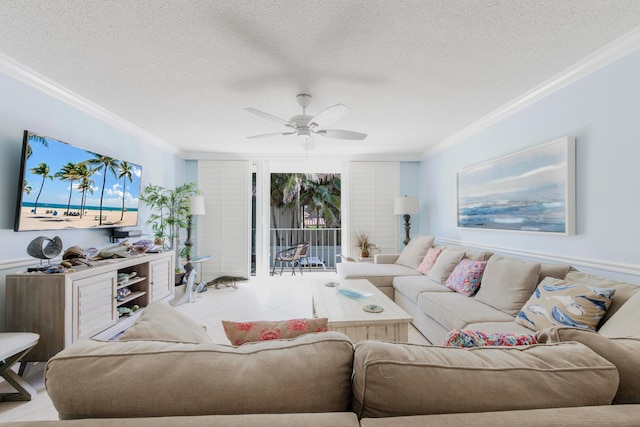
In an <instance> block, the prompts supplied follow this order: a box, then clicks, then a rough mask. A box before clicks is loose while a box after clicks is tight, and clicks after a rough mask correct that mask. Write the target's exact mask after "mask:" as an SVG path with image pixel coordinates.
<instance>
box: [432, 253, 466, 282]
mask: <svg viewBox="0 0 640 427" xmlns="http://www.w3.org/2000/svg"><path fill="white" fill-rule="evenodd" d="M463 256H464V252H463V251H454V250H451V249H448V248H445V249H444V250H443V251H442V253H441V254H440V256H438V259H437V260H436V262H435V264H434V265H433V267H432V268H431V271H429V274H428V276H429V279H431V280H435V281H436V282H439V283H444V282H445V281H446V280H447V278H448V277H449V275H450V274H451V272H452V271H453V269H454V268H456V265H458V263H459V262H460V260H461V259H462V257H463Z"/></svg>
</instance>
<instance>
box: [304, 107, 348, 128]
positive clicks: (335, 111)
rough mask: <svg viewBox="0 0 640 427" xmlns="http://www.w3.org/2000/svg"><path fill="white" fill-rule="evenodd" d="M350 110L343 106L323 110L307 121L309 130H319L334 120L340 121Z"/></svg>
mask: <svg viewBox="0 0 640 427" xmlns="http://www.w3.org/2000/svg"><path fill="white" fill-rule="evenodd" d="M349 110H350V108H349V107H347V106H346V105H344V104H336V105H334V106H333V107H329V108H327V109H325V110H322V111H320V112H319V113H318V114H316V115H315V116H313V117H312V118H311V120H309V125H308V126H309V127H310V128H319V127H322V126H327V125H330V124H331V123H333V122H335V121H336V120H338V119H340V118H341V117H342V116H344V115H345V114H346V113H347V112H348V111H349Z"/></svg>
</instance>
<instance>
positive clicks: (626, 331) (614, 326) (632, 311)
mask: <svg viewBox="0 0 640 427" xmlns="http://www.w3.org/2000/svg"><path fill="white" fill-rule="evenodd" d="M614 299H615V298H614ZM598 332H600V334H601V335H604V336H605V337H640V292H638V293H636V294H635V295H634V296H632V297H631V298H629V299H628V300H627V302H625V303H624V304H623V305H622V307H620V308H619V309H618V311H616V313H615V314H614V315H613V316H611V318H609V320H607V321H606V322H605V323H604V325H602V326H601V327H600V329H598Z"/></svg>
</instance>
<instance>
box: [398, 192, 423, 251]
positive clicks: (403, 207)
mask: <svg viewBox="0 0 640 427" xmlns="http://www.w3.org/2000/svg"><path fill="white" fill-rule="evenodd" d="M393 213H394V214H395V215H402V216H403V218H404V231H405V233H406V237H405V239H404V242H403V243H404V245H405V246H406V245H407V244H408V243H409V240H411V238H410V237H409V230H410V229H411V224H410V223H409V219H410V218H411V215H413V214H417V213H418V198H417V197H409V196H400V197H396V200H395V202H394V204H393Z"/></svg>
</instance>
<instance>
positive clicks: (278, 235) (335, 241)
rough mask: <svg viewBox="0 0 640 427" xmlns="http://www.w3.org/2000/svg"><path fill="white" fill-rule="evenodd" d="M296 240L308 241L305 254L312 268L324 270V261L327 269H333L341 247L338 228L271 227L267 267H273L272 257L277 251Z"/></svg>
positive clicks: (294, 242)
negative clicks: (307, 248)
mask: <svg viewBox="0 0 640 427" xmlns="http://www.w3.org/2000/svg"><path fill="white" fill-rule="evenodd" d="M298 242H309V252H308V253H307V256H308V257H309V264H310V266H311V268H312V269H315V270H317V269H318V268H319V269H322V270H324V269H323V267H322V264H323V263H324V266H325V267H326V268H327V270H335V268H336V265H335V262H336V255H337V254H339V253H341V248H342V245H341V244H342V236H341V229H340V228H272V229H271V232H270V238H269V246H270V251H271V256H270V260H269V267H273V258H274V257H275V255H276V254H277V253H278V252H280V251H282V250H284V249H286V248H288V247H289V246H293V245H295V244H296V243H298ZM304 268H305V269H306V268H307V266H306V265H305V266H304Z"/></svg>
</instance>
